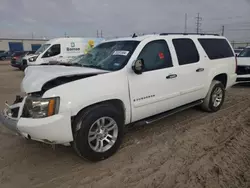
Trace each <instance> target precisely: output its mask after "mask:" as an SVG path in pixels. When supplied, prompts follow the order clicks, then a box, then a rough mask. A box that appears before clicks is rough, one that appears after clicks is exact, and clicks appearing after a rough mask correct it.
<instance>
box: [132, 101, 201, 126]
mask: <svg viewBox="0 0 250 188" xmlns="http://www.w3.org/2000/svg"><path fill="white" fill-rule="evenodd" d="M202 103H203V100H198V101H195V102H192V103H189V104H186V105H184V106H181V107H178V108H175V109H173V110H170V111H167V112H164V113H161V114H158V115H155V116H152V117H149V118H146V119H144V120H141V121H139V122H137V123H136V124H152V123H155V122H157V121H160V120H162V119H164V118H166V117H168V116H171V115H174V114H176V113H178V112H181V111H184V110H187V109H189V108H192V107H195V106H198V105H200V104H202Z"/></svg>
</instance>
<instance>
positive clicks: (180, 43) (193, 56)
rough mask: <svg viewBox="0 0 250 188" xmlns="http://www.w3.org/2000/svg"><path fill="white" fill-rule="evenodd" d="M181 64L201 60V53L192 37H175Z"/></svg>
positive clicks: (175, 45)
mask: <svg viewBox="0 0 250 188" xmlns="http://www.w3.org/2000/svg"><path fill="white" fill-rule="evenodd" d="M173 44H174V47H175V51H176V55H177V58H178V61H179V65H186V64H190V63H196V62H198V61H199V60H200V57H199V53H198V51H197V49H196V46H195V44H194V42H193V41H192V40H191V39H173Z"/></svg>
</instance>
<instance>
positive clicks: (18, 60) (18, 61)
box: [11, 51, 35, 69]
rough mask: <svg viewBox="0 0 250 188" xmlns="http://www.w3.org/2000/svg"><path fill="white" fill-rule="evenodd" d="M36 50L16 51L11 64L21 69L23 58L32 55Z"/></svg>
mask: <svg viewBox="0 0 250 188" xmlns="http://www.w3.org/2000/svg"><path fill="white" fill-rule="evenodd" d="M34 53H35V51H22V52H15V53H13V54H12V56H11V66H12V67H16V68H19V69H21V67H22V59H23V57H25V56H26V55H32V54H34Z"/></svg>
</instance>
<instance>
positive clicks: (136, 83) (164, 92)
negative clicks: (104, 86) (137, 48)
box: [128, 40, 180, 122]
mask: <svg viewBox="0 0 250 188" xmlns="http://www.w3.org/2000/svg"><path fill="white" fill-rule="evenodd" d="M138 59H143V60H144V64H145V70H144V72H143V73H142V74H140V75H137V74H135V73H132V74H129V78H128V79H129V87H130V97H131V107H132V114H133V115H132V121H133V122H134V121H137V120H141V119H144V118H146V117H149V116H152V115H155V114H159V113H161V112H164V111H167V110H169V109H172V108H175V107H177V106H178V97H179V96H180V92H179V90H180V88H179V87H180V83H179V79H178V76H177V75H176V74H175V72H176V71H177V70H176V67H174V66H173V63H172V58H171V54H170V51H169V48H168V45H167V42H166V41H165V40H155V41H151V42H149V43H147V44H146V45H145V46H144V48H143V49H142V51H141V53H140V54H139V56H138Z"/></svg>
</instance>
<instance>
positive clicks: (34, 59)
mask: <svg viewBox="0 0 250 188" xmlns="http://www.w3.org/2000/svg"><path fill="white" fill-rule="evenodd" d="M37 57H38V56H35V57H31V58H29V62H34V61H36V59H37Z"/></svg>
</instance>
